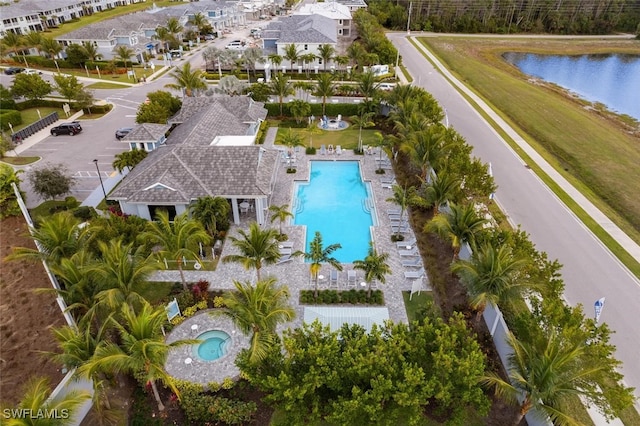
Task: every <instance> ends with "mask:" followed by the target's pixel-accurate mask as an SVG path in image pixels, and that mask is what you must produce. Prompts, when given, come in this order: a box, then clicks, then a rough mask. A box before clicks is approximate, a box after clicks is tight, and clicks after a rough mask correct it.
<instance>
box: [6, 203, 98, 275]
mask: <svg viewBox="0 0 640 426" xmlns="http://www.w3.org/2000/svg"><path fill="white" fill-rule="evenodd" d="M31 237H32V238H33V240H34V241H35V243H36V245H37V246H39V247H40V250H38V249H32V248H27V247H14V248H13V253H11V254H10V255H9V256H7V258H6V260H14V259H28V260H32V261H41V260H46V261H47V262H49V263H51V264H58V263H60V261H61V260H62V259H64V258H70V257H71V256H72V255H73V254H75V253H77V252H79V251H80V250H81V249H82V247H83V246H84V244H85V243H86V241H87V238H86V237H87V234H86V232H85V230H84V228H81V227H80V221H79V220H78V219H76V218H75V217H74V216H73V215H72V214H71V213H69V212H61V213H57V214H55V215H53V216H49V217H47V218H45V219H42V220H41V222H40V224H39V225H38V227H37V228H35V229H33V230H32V232H31Z"/></svg>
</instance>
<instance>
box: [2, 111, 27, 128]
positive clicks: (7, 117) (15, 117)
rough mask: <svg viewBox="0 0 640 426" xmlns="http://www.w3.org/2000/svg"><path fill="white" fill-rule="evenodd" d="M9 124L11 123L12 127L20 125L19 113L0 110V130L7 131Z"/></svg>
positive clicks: (20, 117)
mask: <svg viewBox="0 0 640 426" xmlns="http://www.w3.org/2000/svg"><path fill="white" fill-rule="evenodd" d="M9 123H11V125H12V126H18V125H20V124H22V115H20V111H16V110H13V109H3V110H0V127H1V128H2V130H9Z"/></svg>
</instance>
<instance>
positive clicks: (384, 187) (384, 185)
mask: <svg viewBox="0 0 640 426" xmlns="http://www.w3.org/2000/svg"><path fill="white" fill-rule="evenodd" d="M380 184H381V186H382V189H393V183H382V182H380Z"/></svg>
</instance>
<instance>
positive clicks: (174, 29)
mask: <svg viewBox="0 0 640 426" xmlns="http://www.w3.org/2000/svg"><path fill="white" fill-rule="evenodd" d="M183 30H184V27H183V26H182V24H180V21H179V20H178V18H175V17H174V18H169V19H168V20H167V31H169V33H171V35H172V36H173V37H175V38H177V36H178V34H180V33H181V32H182V31H183Z"/></svg>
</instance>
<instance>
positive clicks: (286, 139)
mask: <svg viewBox="0 0 640 426" xmlns="http://www.w3.org/2000/svg"><path fill="white" fill-rule="evenodd" d="M276 141H277V142H278V143H281V144H283V145H285V146H286V147H288V148H289V151H291V150H292V149H293V148H295V147H296V146H304V143H303V142H302V136H300V133H298V132H294V131H292V130H291V127H289V130H288V131H287V132H281V133H280V134H279V135H278V138H277V140H276Z"/></svg>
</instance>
